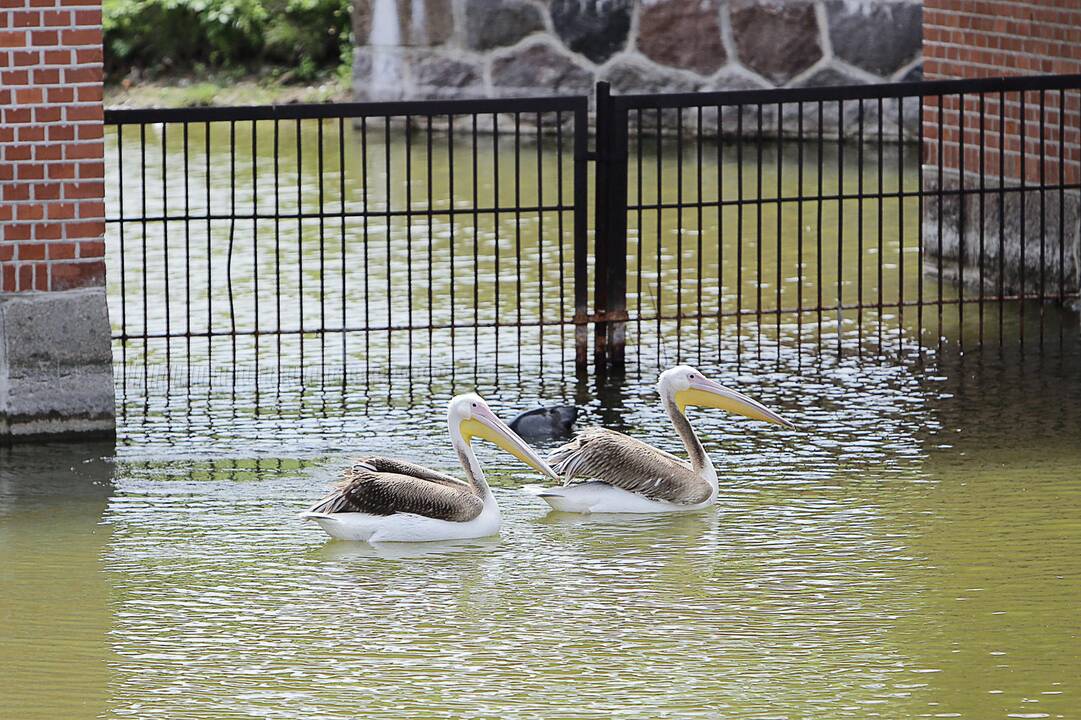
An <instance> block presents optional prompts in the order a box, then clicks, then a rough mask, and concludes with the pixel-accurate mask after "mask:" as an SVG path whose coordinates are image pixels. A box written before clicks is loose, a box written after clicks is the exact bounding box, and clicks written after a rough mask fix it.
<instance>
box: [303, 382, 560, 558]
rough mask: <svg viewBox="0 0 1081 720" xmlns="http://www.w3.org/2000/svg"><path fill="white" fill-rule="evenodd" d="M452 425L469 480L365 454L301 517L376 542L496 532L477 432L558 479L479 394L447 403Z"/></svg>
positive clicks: (342, 535)
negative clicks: (475, 446)
mask: <svg viewBox="0 0 1081 720" xmlns="http://www.w3.org/2000/svg"><path fill="white" fill-rule="evenodd" d="M447 425H448V427H449V429H450V439H451V443H452V444H453V445H454V449H455V450H456V451H457V452H458V460H459V462H461V464H462V469H463V470H465V474H466V478H467V480H459V479H458V478H455V477H452V476H450V475H445V474H444V473H441V472H436V471H434V470H429V469H428V468H426V467H423V466H421V465H415V464H413V463H409V462H404V461H402V460H394V459H392V458H385V457H367V458H362V459H360V460H359V461H357V462H356V463H355V464H354V465H353V466H352V467H350V468H349V469H347V470H346V471H345V473H344V476H343V478H342V480H341V482H340V483H339V484H338V486H337V487H336V488H335V489H334V491H333V492H331V493H330V494H329V495H327V496H326V497H325V498H323V499H322V500H320V501H319V502H317V503H315V505H313V506H312V507H311V508H309V509H308V511H307V512H304V513H302V514H301V517H303V518H305V519H308V520H314V521H315V522H317V523H319V525H320V526H321V527H322V528H323V529H324V530H326V531H327V533H328V534H329V535H330V536H331V537H335V538H338V539H341V540H362V541H367V542H373V543H374V542H425V541H429V540H461V539H466V538H479V537H487V536H489V535H495V534H497V533H498V532H499V528H500V525H501V524H502V519H501V517H500V514H499V506H498V505H497V504H496V501H495V497H493V496H492V491H491V489H490V488H489V487H488V483H487V482H485V480H484V472H483V471H482V470H481V467H480V463H479V462H477V456H476V455H474V454H473V448H472V446H471V444H470V442H471V441H472V439H473V438H475V437H476V438H481V439H483V440H488V441H490V442H492V443H495V444H496V445H497V446H498V447H500V448H501V449H503V450H505V451H506V452H508V453H510V454H511V455H513V456H514V457H516V458H518V459H519V460H521V461H522V462H524V463H525V464H526V465H529V466H530V467H532V468H533V469H535V470H537V471H539V472H541V473H543V474H545V475H547V476H548V477H550V478H553V479H556V480H558V479H559V476H558V475H556V474H555V473H554V472H553V471H552V468H550V467H548V465H547V464H546V463H545V462H544V460H542V459H541V458H540V457H539V456H538V455H537V454H536V453H535V452H534V451H533V449H532V448H530V447H529V445H527V444H526V443H525V441H524V440H522V439H521V438H520V437H518V436H517V435H515V434H514V431H512V430H511V429H510V428H509V427H507V426H506V425H505V424H504V423H503V421H502V420H500V419H499V418H498V417H496V415H495V413H493V412H492V411H491V409H490V408H489V407H488V404H487V403H485V402H484V400H482V399H481V398H480V396H478V395H475V394H473V393H467V394H464V395H457V396H455V397H454V398H453V399H452V400H451V401H450V403H449V404H448V406H447Z"/></svg>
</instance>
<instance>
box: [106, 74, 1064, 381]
mask: <svg viewBox="0 0 1081 720" xmlns="http://www.w3.org/2000/svg"><path fill="white" fill-rule="evenodd" d="M587 109H588V100H587V98H585V97H564V98H558V97H557V98H547V99H517V100H513V99H508V100H484V101H446V102H421V103H389V104H387V103H380V104H345V105H320V106H280V107H255V108H219V109H213V108H207V109H190V110H117V111H110V112H108V113H107V114H106V122H107V124H108V125H110V126H112V127H111V128H110V140H111V142H112V143H113V147H114V148H115V150H114V152H115V162H113V163H111V178H112V183H111V186H112V187H114V188H115V190H114V191H113V192H112V193H111V195H110V217H109V218H108V227H109V250H108V252H109V272H110V286H111V288H112V289H113V294H114V302H113V313H114V327H115V328H116V335H115V338H116V340H117V342H118V343H119V345H120V347H121V351H122V353H125V355H124V357H126V353H127V351H128V349H129V348H131V347H134V346H140V347H141V357H142V358H143V360H144V362H145V361H147V358H150V359H151V360H153V358H155V357H159V358H161V359H163V360H164V361H166V362H168V361H169V358H170V357H172V356H173V355H174V354H175V351H176V348H178V347H179V348H181V349H182V351H183V352H184V353H186V355H187V357H188V359H190V358H191V355H192V353H193V350H192V348H193V347H196V348H202V349H198V353H201V354H202V355H206V356H207V359H208V360H209V359H210V356H211V354H212V353H213V352H214V349H213V348H214V346H215V343H214V341H215V340H216V339H217V340H223V341H225V342H226V343H227V344H228V345H229V347H230V352H231V353H232V355H231V359H233V360H234V361H235V358H236V357H237V353H238V350H237V342H238V340H242V341H243V342H246V343H247V345H246V347H247V348H248V350H247V351H246V352H249V353H250V354H251V355H252V357H254V358H255V360H256V362H257V361H258V357H259V354H260V352H261V348H267V347H272V348H273V350H274V351H275V352H276V353H277V355H278V357H280V356H281V355H282V354H283V353H285V354H288V353H291V352H292V353H296V357H297V358H298V361H299V362H300V363H301V364H303V363H305V362H307V360H305V358H310V357H311V355H310V354H309V353H310V352H312V351H311V348H313V347H317V348H318V353H319V357H320V359H321V360H322V361H324V362H325V361H326V359H327V357H328V354H329V355H331V356H333V355H335V354H337V355H338V357H340V360H341V362H342V363H343V365H344V364H348V363H349V362H350V359H354V360H356V361H358V362H363V363H364V364H365V366H367V364H369V362H370V359H371V358H377V357H383V356H385V358H386V361H387V363H388V364H393V363H395V362H401V363H403V364H408V365H409V366H413V365H414V364H416V363H422V364H423V363H425V362H426V363H427V364H428V366H429V368H430V367H431V364H432V363H433V362H440V361H441V360H440V359H448V360H449V362H451V363H452V364H453V363H455V362H456V358H458V357H460V356H461V353H470V354H472V355H473V356H474V359H475V358H476V357H478V356H480V355H483V354H484V353H485V352H491V353H492V354H493V357H498V356H499V353H500V348H503V349H504V350H506V349H507V348H508V346H513V347H514V348H515V350H516V355H517V359H518V360H519V361H520V360H521V357H522V353H523V352H526V353H527V354H528V353H533V354H536V355H537V356H538V357H539V358H540V362H541V364H542V365H543V363H544V362H545V360H544V358H545V357H555V358H557V361H558V363H559V364H560V366H561V367H562V365H563V364H564V362H565V361H568V360H569V358H570V356H571V355H572V354H573V355H574V357H575V361H576V363H577V364H578V365H579V366H582V365H584V364H585V363H586V362H587V358H588V337H589V333H588V326H589V325H590V324H592V325H593V326H594V332H593V338H594V342H593V348H594V359H595V362H596V363H597V364H598V365H602V366H603V365H609V364H611V365H621V364H623V363H625V362H626V361H627V357H626V354H627V350H626V348H628V347H629V348H630V349H631V352H633V353H634V354H635V356H636V358H637V361H638V362H640V361H641V359H642V357H643V355H644V354H645V353H646V352H647V351H648V350H647V349H648V348H650V347H653V348H655V349H656V351H657V353H658V354H659V353H662V352H667V351H668V350H667V348H670V347H674V352H675V356H676V358H682V357H693V356H697V357H698V358H699V359H701V358H702V357H703V353H705V354H707V355H714V356H718V357H719V356H721V355H725V354H727V353H731V354H732V355H731V356H732V357H734V359H735V361H736V362H739V361H740V359H741V358H742V357H743V356H744V355H745V354H746V353H747V352H749V351H750V350H751V349H752V348H753V351H754V353H755V355H756V356H758V357H761V356H762V353H763V349H764V348H766V349H767V351H768V350H772V351H773V352H775V353H777V356H778V357H780V355H781V353H782V352H787V351H792V352H794V353H796V355H797V357H800V356H802V354H803V353H804V352H810V351H811V350H812V349H813V350H814V351H816V352H817V351H820V350H821V349H822V348H823V347H824V346H825V347H828V348H829V349H831V350H834V349H835V350H836V352H837V353H844V352H848V351H851V352H854V353H863V352H867V351H873V352H879V353H884V352H893V351H894V350H896V351H897V352H901V353H904V352H906V351H907V350H917V351H921V352H922V350H923V349H924V348H930V347H936V346H937V347H939V348H940V347H941V345H942V343H943V342H944V339H947V338H948V339H950V341H956V342H957V343H958V345H960V346H961V347H962V348H964V347H965V343H979V344H984V343H986V342H988V341H992V340H993V341H995V342H998V343H1000V344H1001V343H1004V342H1007V341H1011V338H1012V337H1013V336H1016V338H1017V341H1018V342H1025V328H1026V324H1027V323H1029V322H1031V321H1033V320H1034V319H1038V322H1039V337H1040V341H1041V342H1042V341H1043V340H1044V334H1045V333H1044V325H1045V319H1046V317H1047V310H1046V308H1047V306H1048V303H1051V302H1053V303H1055V304H1056V305H1057V306H1063V305H1065V304H1066V303H1068V301H1070V300H1072V299H1075V298H1077V297H1078V287H1077V277H1078V258H1077V253H1078V247H1079V246H1078V243H1079V242H1081V241H1079V240H1078V233H1079V230H1078V227H1077V224H1078V207H1079V206H1081V193H1079V190H1081V184H1079V178H1078V177H1077V174H1076V172H1075V171H1074V170H1073V169H1072V168H1074V167H1075V165H1076V162H1077V161H1078V160H1081V149H1079V148H1081V138H1079V137H1078V132H1079V126H1081V123H1079V121H1078V119H1077V118H1078V117H1079V113H1081V77H1079V76H1048V77H1029V78H1013V79H995V80H972V81H951V82H926V83H901V84H892V85H878V86H857V87H838V88H802V89H786V90H768V91H740V92H718V93H694V94H678V95H632V96H611V95H610V94H609V91H608V88H607V86H606V85H603V84H602V85H601V86H599V87H598V92H597V96H596V121H595V123H596V124H595V133H593V134H594V135H595V138H596V139H595V151H594V152H590V151H589V149H588V147H589V135H590V129H591V128H590V126H589V122H588V116H587ZM591 163H593V168H592V169H593V171H594V173H593V174H594V178H593V184H592V186H591V185H590V183H589V174H588V173H589V170H590V164H591ZM1071 173H1074V174H1072V175H1071ZM590 190H592V191H593V203H592V205H591V204H590V202H589V199H590V198H589V192H590ZM590 209H592V212H593V227H594V232H593V233H592V236H591V235H590V234H589V232H588V214H589V211H590ZM591 237H592V242H590V238H591ZM590 293H592V306H591V308H592V309H590V302H589V301H590ZM1011 303H1013V304H1016V306H1017V312H1016V313H1014V312H1013V311H1012V310H1010V309H1008V305H1009V304H1011ZM1026 304H1029V305H1033V304H1035V305H1038V307H1036V308H1033V309H1031V310H1030V311H1028V313H1027V314H1026V310H1025V306H1026ZM973 305H975V310H974V311H973V310H966V308H969V307H970V306H973ZM992 305H993V306H994V309H993V310H989V309H988V307H989V306H992ZM1057 327H1058V329H1059V337H1060V338H1061V331H1062V327H1063V325H1062V323H1061V322H1058V325H1057ZM1030 333H1031V331H1030ZM174 342H179V343H180V345H174ZM199 343H202V345H199ZM556 349H558V352H556ZM241 354H243V352H241ZM433 358H434V360H433Z"/></svg>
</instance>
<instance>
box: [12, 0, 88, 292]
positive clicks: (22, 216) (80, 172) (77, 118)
mask: <svg viewBox="0 0 1081 720" xmlns="http://www.w3.org/2000/svg"><path fill="white" fill-rule="evenodd" d="M0 115H2V118H0V119H2V122H0V228H2V230H0V292H22V291H28V290H68V289H72V288H79V287H88V286H95V285H103V284H104V283H105V261H104V256H105V243H104V240H103V237H104V233H105V222H104V216H105V202H104V189H105V188H104V175H105V163H104V140H103V125H102V47H101V3H100V1H99V2H95V1H94V0H0Z"/></svg>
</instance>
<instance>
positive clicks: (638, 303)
mask: <svg viewBox="0 0 1081 720" xmlns="http://www.w3.org/2000/svg"><path fill="white" fill-rule="evenodd" d="M636 119H637V127H636V132H637V134H636V135H635V139H636V141H635V143H634V149H635V154H636V155H637V157H636V159H635V169H634V170H635V176H636V177H635V180H636V183H637V189H636V191H635V197H636V198H637V204H638V208H637V210H638V252H637V256H636V257H637V261H636V263H635V264H636V265H637V267H636V268H635V273H634V274H635V285H634V294H635V298H636V300H635V314H636V315H637V320H638V323H637V328H636V329H637V336H638V338H637V339H638V344H639V346H640V345H641V344H642V262H643V257H642V244H643V242H644V240H643V238H644V236H645V234H646V232H645V228H644V227H642V222H643V220H642V205H643V204H644V203H645V200H644V198H643V196H642V188H643V187H644V186H643V185H642V137H643V136H642V108H638V111H637V113H636ZM657 212H658V213H659V212H660V209H658V210H657ZM637 360H638V372H639V373H641V371H642V351H641V348H639V350H638V353H637Z"/></svg>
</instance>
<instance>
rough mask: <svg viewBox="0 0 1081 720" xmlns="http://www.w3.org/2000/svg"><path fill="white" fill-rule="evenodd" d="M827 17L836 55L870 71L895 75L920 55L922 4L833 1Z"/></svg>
mask: <svg viewBox="0 0 1081 720" xmlns="http://www.w3.org/2000/svg"><path fill="white" fill-rule="evenodd" d="M826 17H827V18H828V20H827V22H828V23H829V34H830V44H831V45H833V54H834V55H836V56H837V57H839V58H841V59H842V60H844V61H845V62H848V63H850V64H852V65H855V66H856V67H859V68H863V69H864V70H866V71H868V72H871V73H874V74H876V75H882V76H888V75H892V74H893V73H895V72H897V71H898V70H900V69H901V67H902V66H904V65H906V64H908V63H909V62H911V61H912V59H913V58H915V57H916V56H917V55H919V53H920V47H921V43H922V39H923V24H922V18H923V11H922V6H921V5H920V4H919V3H916V2H873V3H872V2H868V3H853V2H848V1H846V0H830V2H827V3H826Z"/></svg>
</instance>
